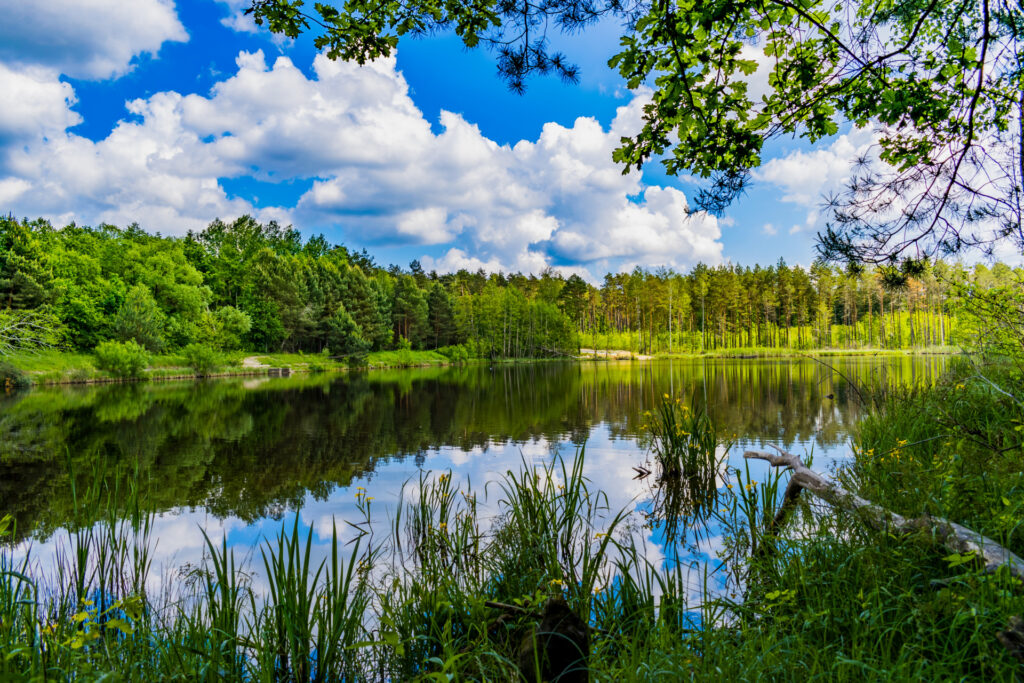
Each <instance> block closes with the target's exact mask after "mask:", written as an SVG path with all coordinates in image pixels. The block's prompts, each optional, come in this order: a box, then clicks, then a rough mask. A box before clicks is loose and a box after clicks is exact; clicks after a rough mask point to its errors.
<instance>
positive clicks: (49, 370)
mask: <svg viewBox="0 0 1024 683" xmlns="http://www.w3.org/2000/svg"><path fill="white" fill-rule="evenodd" d="M581 351H586V352H588V353H582V354H580V355H577V356H566V357H561V358H506V359H500V360H490V359H487V358H469V359H466V360H460V361H453V360H450V359H448V358H446V357H444V356H442V355H441V354H439V353H437V352H435V351H406V352H405V353H400V352H396V351H378V352H374V353H371V354H369V356H368V358H367V362H366V364H365V365H362V366H355V367H351V366H349V365H348V364H347V363H345V362H343V361H339V360H335V359H332V358H325V357H320V356H317V355H304V354H281V353H267V354H252V353H248V352H246V353H242V352H237V353H233V354H228V363H227V364H226V366H225V367H223V368H221V369H218V371H217V372H212V373H208V374H205V375H200V374H197V373H195V372H193V371H191V370H190V369H189V368H187V366H185V365H183V364H179V363H177V362H176V361H177V360H178V358H177V357H176V356H175V355H174V354H168V355H166V356H158V357H157V358H156V359H155V360H154V362H155V365H153V366H151V367H150V368H147V370H146V375H145V376H143V377H139V378H118V377H112V376H110V375H107V374H106V373H102V372H101V371H99V370H96V369H95V367H93V365H92V361H91V358H92V356H91V355H90V354H81V353H75V352H65V351H47V352H41V353H35V354H20V355H18V356H15V357H13V358H9V359H6V360H5V362H7V363H10V364H11V365H13V366H14V367H17V368H18V369H19V370H21V371H22V372H23V373H24V374H25V376H26V377H27V378H28V379H29V380H30V381H31V385H32V386H40V387H42V386H50V387H53V386H70V385H76V384H83V385H84V384H126V383H133V382H145V381H154V382H157V381H159V382H170V381H178V382H181V381H196V380H204V379H225V378H230V377H287V376H290V375H305V374H321V373H328V372H336V373H341V372H351V371H370V370H395V369H413V368H426V367H450V366H455V365H481V364H485V363H489V364H500V365H509V364H518V363H542V362H552V361H572V362H576V363H596V362H651V361H654V362H657V361H665V360H796V359H800V358H804V359H808V358H811V359H813V358H829V357H831V358H837V357H851V358H857V357H864V358H875V357H915V356H954V355H957V354H959V353H961V351H960V350H959V349H956V348H952V347H931V348H922V349H808V350H806V351H796V350H790V349H785V350H769V349H728V350H727V349H723V350H717V351H708V352H703V353H673V354H668V353H656V354H653V355H646V354H636V353H633V352H631V351H628V350H624V349H618V350H616V349H608V350H594V349H587V348H585V349H581ZM605 354H609V355H605ZM47 360H49V361H50V362H49V363H47V362H46V361H47ZM19 361H20V362H19ZM26 364H28V366H29V367H24V366H25V365H26Z"/></svg>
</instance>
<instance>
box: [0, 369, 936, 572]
mask: <svg viewBox="0 0 1024 683" xmlns="http://www.w3.org/2000/svg"><path fill="white" fill-rule="evenodd" d="M826 360H827V363H828V365H825V364H823V363H819V362H815V361H813V360H810V359H800V360H683V361H680V360H676V361H667V360H666V361H650V362H619V361H615V362H588V363H532V364H519V365H497V366H494V367H489V366H487V365H469V366H463V367H448V368H421V369H408V370H395V371H373V372H363V373H353V374H342V375H338V374H332V375H311V376H301V377H292V378H274V379H270V378H241V379H226V380H211V381H202V382H193V383H156V382H153V383H142V384H128V385H100V386H69V387H58V388H39V389H34V390H31V391H29V392H25V393H21V394H17V395H13V396H8V397H5V398H0V513H5V514H11V515H13V516H14V517H15V519H16V521H17V529H18V535H19V537H21V538H22V546H23V548H24V549H28V548H30V547H31V549H32V553H33V555H34V556H35V557H36V558H37V559H38V560H39V561H40V562H41V563H42V564H43V565H44V566H45V564H46V557H47V556H48V555H50V554H52V553H53V552H54V550H55V548H56V547H57V545H58V544H60V543H64V542H66V539H67V536H66V534H64V533H63V530H64V529H67V528H72V527H75V526H76V525H79V526H81V525H89V524H92V523H94V522H95V521H97V520H96V519H95V516H96V515H97V514H99V513H98V512H97V510H99V509H101V507H102V505H96V504H95V501H97V500H100V501H115V502H118V501H122V500H126V499H130V498H132V497H133V495H134V494H136V493H137V494H138V496H139V497H140V498H141V499H143V500H145V501H146V505H147V506H150V507H151V508H152V509H155V510H156V512H157V515H156V518H155V520H154V527H153V538H154V540H155V541H156V545H155V548H154V552H153V567H154V570H155V571H154V575H155V576H156V578H155V579H154V580H159V579H160V577H166V576H173V574H174V569H175V568H176V567H180V566H185V565H192V566H194V565H196V564H197V563H199V562H201V559H202V555H203V552H204V541H203V536H202V534H201V533H200V529H204V530H206V531H207V533H208V534H209V535H210V537H211V538H213V539H215V540H217V541H219V540H220V538H221V537H226V539H227V543H228V545H229V546H231V547H234V548H236V549H238V551H239V553H240V554H241V555H249V556H252V554H253V551H254V548H256V547H257V546H258V545H259V543H260V542H261V541H262V540H263V539H264V538H268V537H272V536H274V535H275V534H276V533H277V532H278V531H279V530H280V528H281V524H282V520H286V521H288V520H291V519H292V516H293V515H294V514H295V513H296V512H297V513H298V515H299V520H300V522H301V523H302V524H304V525H312V527H313V529H314V541H315V542H316V543H317V545H318V548H319V550H320V551H325V549H326V547H327V546H328V545H329V543H330V537H331V528H332V521H334V522H337V524H338V526H339V528H340V529H345V528H346V525H345V524H344V522H345V521H358V520H359V519H361V513H360V512H359V511H358V509H357V498H356V495H355V494H356V493H360V492H362V491H365V495H366V496H367V497H369V498H372V499H373V506H374V516H375V519H376V520H379V523H380V524H386V523H387V520H388V519H390V518H391V517H392V516H393V513H394V509H395V506H396V504H397V501H398V500H399V497H400V495H405V496H406V498H407V499H408V498H409V497H410V496H412V497H414V496H415V493H416V491H415V489H416V483H417V481H418V479H419V477H420V473H421V472H430V473H431V474H429V475H428V476H436V475H437V474H438V473H441V472H447V471H451V473H452V477H453V479H454V480H455V481H458V482H460V485H461V486H464V487H465V488H466V489H469V488H473V489H474V490H477V491H479V492H480V493H481V494H482V495H483V494H486V498H487V499H488V500H490V502H491V504H492V505H493V499H494V498H495V497H496V496H497V494H498V491H497V487H496V486H491V487H488V488H487V489H486V491H485V485H486V484H487V483H488V482H493V481H495V480H496V479H498V478H499V477H500V476H501V475H502V474H503V473H504V472H506V471H508V470H513V471H518V470H520V469H522V468H523V467H530V468H532V467H539V466H540V465H542V464H546V463H550V462H551V461H552V459H553V458H554V457H556V454H559V453H560V454H561V455H562V456H563V457H565V458H566V459H570V460H571V459H572V458H574V457H576V455H577V453H578V452H579V451H580V450H581V449H583V448H584V446H585V467H584V471H585V473H586V475H587V476H588V477H589V478H590V480H591V481H592V486H593V488H595V489H601V490H603V491H605V492H606V493H607V494H608V497H609V504H610V506H611V507H612V508H613V509H619V508H627V509H637V510H642V509H643V508H644V505H645V504H646V503H647V502H649V498H650V495H651V487H650V482H649V481H647V480H642V479H641V480H638V479H635V478H634V477H635V476H636V472H635V471H634V470H633V467H634V466H637V465H640V464H642V463H644V462H645V461H646V460H647V459H648V455H647V452H646V449H645V447H644V445H643V443H642V435H643V431H642V429H641V427H642V425H643V423H644V420H645V418H644V412H645V411H648V410H653V409H655V408H656V406H658V405H659V403H660V402H661V401H662V400H663V397H664V396H666V395H667V396H671V397H673V398H680V399H681V400H682V401H683V402H684V403H690V402H697V403H706V405H707V409H708V412H709V414H710V416H711V417H712V419H713V420H714V421H715V423H716V424H717V426H718V429H719V433H720V434H724V435H726V436H728V437H729V438H730V440H731V441H732V442H733V443H732V446H731V449H730V451H729V454H728V462H729V464H730V465H731V466H734V467H743V463H744V461H743V459H742V453H743V451H744V450H746V449H749V448H762V447H764V446H765V445H767V444H777V445H780V446H782V447H784V448H786V449H788V450H791V451H793V452H795V453H797V454H800V455H804V454H812V455H813V458H814V465H813V466H814V468H815V469H817V470H819V471H829V470H830V468H832V467H833V466H835V465H836V464H839V463H842V462H844V461H845V460H846V459H847V458H849V457H851V450H850V435H851V429H852V428H853V426H854V425H855V423H856V422H857V420H858V418H859V416H860V415H861V412H862V408H861V406H860V403H859V401H858V399H857V396H856V394H857V391H856V389H855V388H853V387H851V384H850V382H853V383H855V384H869V383H874V382H881V383H887V384H917V383H927V382H931V381H932V380H933V379H934V378H936V377H937V376H938V375H939V374H940V373H941V371H942V369H943V368H944V366H945V363H946V360H945V359H944V358H941V357H927V358H921V357H916V358H911V357H848V358H846V357H837V358H829V359H826ZM829 366H831V367H829ZM765 469H766V465H764V463H752V464H751V470H752V471H753V472H754V473H755V475H757V476H762V475H763V472H764V471H765ZM101 481H103V482H106V486H105V487H98V486H97V485H96V484H97V482H101ZM723 483H725V482H723ZM359 487H362V488H359ZM403 487H404V494H403V493H402V492H403ZM486 504H487V503H486V502H485V505H486ZM289 524H290V521H289ZM636 533H639V534H647V536H648V537H647V538H646V539H645V540H646V541H647V542H648V545H649V548H650V550H649V552H648V556H649V557H650V558H651V559H653V560H655V561H657V560H658V559H659V553H662V552H663V550H664V548H663V545H664V539H663V538H660V537H659V535H658V534H656V533H654V532H651V531H650V530H646V529H642V528H640V529H638V530H637V532H636ZM255 555H256V557H258V551H257V552H255ZM714 556H715V543H714V542H711V543H710V544H707V545H705V546H704V547H702V548H699V549H695V550H694V552H693V557H692V559H693V561H694V562H695V563H697V564H699V563H714V561H715V557H714Z"/></svg>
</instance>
